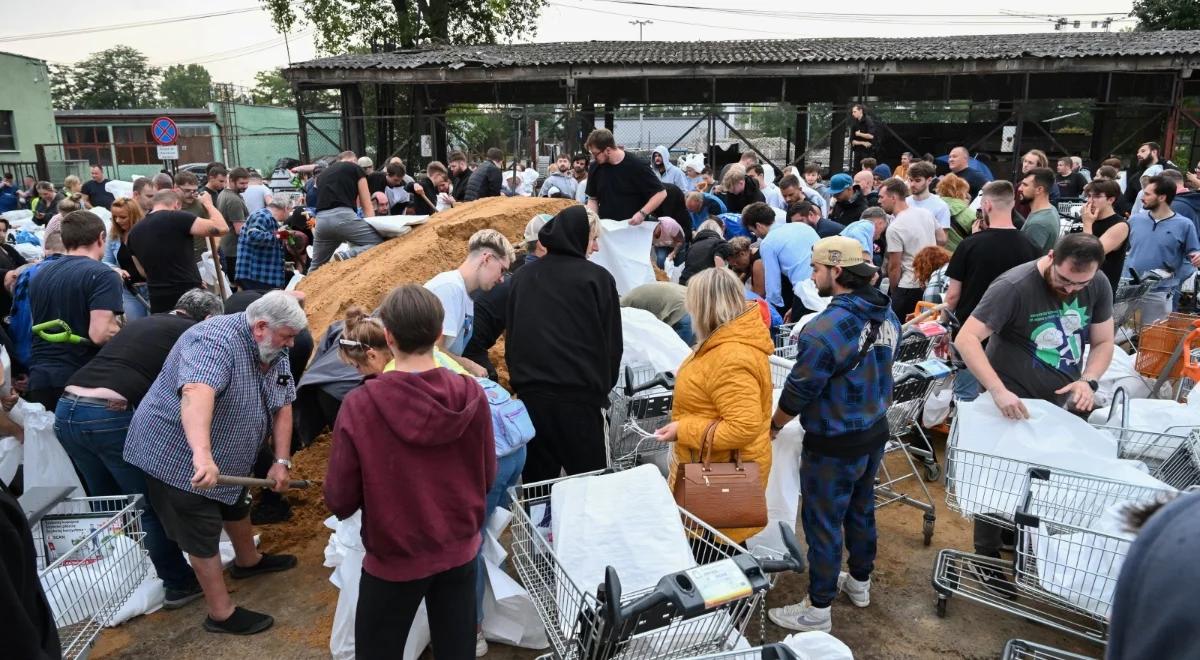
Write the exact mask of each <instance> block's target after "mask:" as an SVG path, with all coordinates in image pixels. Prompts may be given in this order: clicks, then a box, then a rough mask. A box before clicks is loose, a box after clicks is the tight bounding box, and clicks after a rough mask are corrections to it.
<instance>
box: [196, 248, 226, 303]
mask: <svg viewBox="0 0 1200 660" xmlns="http://www.w3.org/2000/svg"><path fill="white" fill-rule="evenodd" d="M196 267H197V268H199V269H200V279H201V280H203V281H204V283H205V284H206V285H208V288H209V289H210V290H213V291H215V290H216V288H217V267H216V265H215V264H213V257H212V251H211V250H210V251H208V252H205V253H204V254H203V255H201V257H200V263H198V264H196ZM221 275H222V276H223V277H222V282H223V283H224V284H225V286H224V289H225V294H224V296H223V297H224V298H229V296H232V295H233V289H231V288H230V286H229V273H226V272H224V271H221Z"/></svg>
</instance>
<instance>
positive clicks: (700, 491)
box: [674, 422, 767, 529]
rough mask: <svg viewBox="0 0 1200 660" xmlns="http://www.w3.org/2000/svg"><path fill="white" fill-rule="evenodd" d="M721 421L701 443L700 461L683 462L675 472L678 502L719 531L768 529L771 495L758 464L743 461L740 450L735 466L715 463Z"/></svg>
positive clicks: (712, 427)
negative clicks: (715, 442) (767, 492)
mask: <svg viewBox="0 0 1200 660" xmlns="http://www.w3.org/2000/svg"><path fill="white" fill-rule="evenodd" d="M716 434H717V422H713V423H711V424H709V425H708V428H707V429H705V431H704V440H703V442H702V443H701V444H700V462H699V463H683V464H681V465H679V467H678V469H677V470H676V473H675V493H674V494H675V503H676V504H678V505H679V506H681V507H683V508H684V509H686V510H687V511H688V512H689V513H691V514H692V515H694V516H696V517H697V518H699V519H701V520H703V521H704V522H706V523H708V524H709V525H711V526H713V527H716V528H718V529H736V528H740V527H765V526H766V524H767V496H766V492H765V491H764V490H763V484H762V479H761V478H760V476H759V471H758V463H755V462H754V461H748V462H742V457H741V453H740V452H739V451H738V450H736V449H735V450H734V451H733V452H732V458H733V462H732V463H712V462H711V461H710V460H709V459H710V457H711V454H712V445H713V438H714V437H715V436H716Z"/></svg>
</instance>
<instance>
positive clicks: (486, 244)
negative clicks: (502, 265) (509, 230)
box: [467, 229, 515, 262]
mask: <svg viewBox="0 0 1200 660" xmlns="http://www.w3.org/2000/svg"><path fill="white" fill-rule="evenodd" d="M480 250H487V251H488V252H491V253H492V254H494V255H496V256H497V257H502V258H504V259H507V260H508V261H510V262H511V261H512V260H513V258H514V257H515V253H514V252H513V246H512V243H510V242H509V241H508V239H507V238H505V237H504V234H501V233H500V232H498V231H496V230H495V229H480V230H479V231H477V232H475V233H474V234H471V238H470V239H469V240H468V241H467V253H468V254H475V253H476V252H478V251H480Z"/></svg>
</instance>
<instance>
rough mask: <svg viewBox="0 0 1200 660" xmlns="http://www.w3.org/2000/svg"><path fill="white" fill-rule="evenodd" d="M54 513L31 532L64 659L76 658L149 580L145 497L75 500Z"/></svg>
mask: <svg viewBox="0 0 1200 660" xmlns="http://www.w3.org/2000/svg"><path fill="white" fill-rule="evenodd" d="M23 503H24V500H23ZM51 510H52V511H54V513H51V514H50V515H46V516H40V515H38V516H33V517H31V518H30V531H31V532H32V534H33V540H34V545H35V546H36V547H37V561H38V568H39V572H38V578H39V579H40V580H41V582H42V588H43V589H44V590H45V592H46V600H47V601H48V602H49V603H50V609H51V611H52V612H53V614H54V624H55V626H56V627H57V628H58V637H59V641H60V643H61V645H62V654H63V658H68V659H71V660H73V659H74V658H79V657H86V654H87V652H88V649H89V647H90V646H91V644H92V641H93V640H95V638H96V636H97V635H98V634H99V633H100V629H101V628H103V627H104V626H105V625H107V624H108V621H109V620H110V619H111V618H112V616H113V615H114V614H116V612H117V611H118V610H119V609H120V608H121V606H122V605H124V604H125V601H126V600H128V599H129V596H130V595H131V594H132V593H133V592H134V590H135V589H137V586H138V585H139V584H141V582H142V579H143V578H145V576H146V572H147V570H148V568H147V564H146V562H147V559H146V551H145V545H144V536H145V534H144V533H143V532H142V524H141V518H142V496H141V495H117V496H113V497H78V498H70V499H66V500H63V501H62V503H61V504H59V505H58V506H56V507H54V508H53V509H51ZM59 512H62V513H59ZM64 539H65V541H64Z"/></svg>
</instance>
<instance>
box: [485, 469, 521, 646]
mask: <svg viewBox="0 0 1200 660" xmlns="http://www.w3.org/2000/svg"><path fill="white" fill-rule="evenodd" d="M524 467H525V447H524V446H522V447H521V448H520V449H518V450H516V451H514V452H513V453H511V454H509V455H508V456H502V457H500V458H499V459H497V460H496V480H495V481H493V482H492V489H491V490H489V491H488V494H487V509H485V510H484V516H483V525H484V527H487V520H488V518H491V517H492V512H493V511H495V510H496V507H498V506H502V507H504V508H506V509H507V508H508V504H509V500H508V489H509V488H512V487H513V486H516V485H517V480H519V479H520V478H521V470H522V469H523V468H524ZM486 579H487V570H486V569H485V568H484V566H483V546H482V545H481V546H479V554H477V555H475V622H476V623H480V622H482V621H483V592H484V588H483V581H484V580H486Z"/></svg>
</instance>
